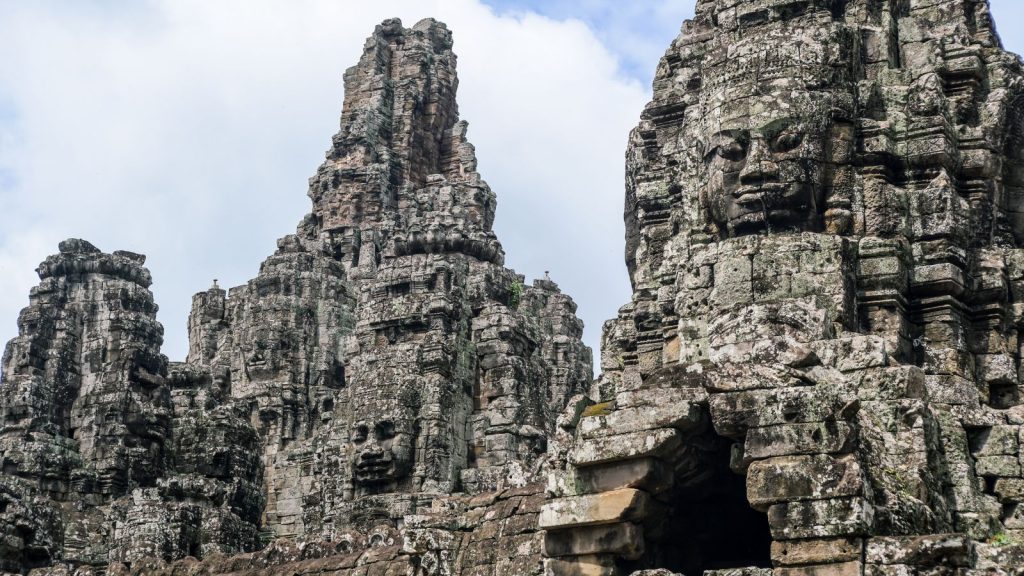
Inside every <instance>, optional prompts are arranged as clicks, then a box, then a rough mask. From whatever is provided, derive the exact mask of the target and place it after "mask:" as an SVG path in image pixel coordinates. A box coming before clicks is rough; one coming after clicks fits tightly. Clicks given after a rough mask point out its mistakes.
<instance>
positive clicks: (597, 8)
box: [0, 0, 1024, 360]
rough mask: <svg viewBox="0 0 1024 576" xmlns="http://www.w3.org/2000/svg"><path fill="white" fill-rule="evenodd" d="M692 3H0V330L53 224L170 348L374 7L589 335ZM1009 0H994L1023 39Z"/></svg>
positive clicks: (290, 206) (608, 289)
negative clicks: (640, 142)
mask: <svg viewBox="0 0 1024 576" xmlns="http://www.w3.org/2000/svg"><path fill="white" fill-rule="evenodd" d="M693 4H694V0H628V1H624V0H374V1H372V2H366V1H362V0H0V53H2V54H5V55H6V57H5V58H4V63H3V64H2V65H0V341H6V340H8V339H9V338H11V337H12V336H14V334H15V333H16V325H15V320H16V318H17V314H18V311H19V310H20V309H21V308H22V307H24V306H25V305H26V304H27V303H28V291H29V288H30V287H31V286H33V285H34V284H36V282H37V277H36V275H35V272H34V269H35V267H36V266H37V265H38V263H39V262H40V261H42V259H43V258H45V257H46V255H47V254H51V253H53V252H55V251H56V248H57V243H58V242H59V241H60V240H62V239H64V238H68V237H80V238H85V239H87V240H90V241H91V242H93V243H94V244H96V245H97V246H98V247H99V248H101V249H103V250H105V251H112V250H117V249H124V250H132V251H135V252H141V253H144V254H147V255H148V256H149V260H148V262H147V265H148V267H149V268H150V270H151V271H152V272H153V277H154V285H153V291H154V293H155V295H156V299H157V302H158V303H159V305H160V307H161V310H160V314H159V319H160V321H161V322H163V324H164V327H165V330H166V343H165V345H164V352H165V353H166V354H167V355H168V356H170V357H171V359H172V360H180V359H183V358H184V355H185V351H186V349H187V342H186V337H185V322H186V318H187V315H188V308H189V304H190V301H191V295H192V294H193V293H195V292H197V291H199V290H203V289H205V288H207V287H208V286H209V285H210V283H211V280H212V279H213V278H218V279H219V280H220V283H221V284H222V285H224V286H234V285H238V284H242V283H244V282H245V281H247V280H248V279H250V278H252V277H253V276H255V275H256V272H257V270H258V267H259V263H260V262H261V261H262V260H263V259H264V258H265V257H266V256H268V255H269V254H270V253H271V252H273V250H274V247H275V240H276V239H277V238H278V237H280V236H283V235H285V234H288V233H290V232H292V231H293V230H294V228H295V225H296V224H298V222H299V220H300V219H301V217H302V216H303V214H305V213H306V212H308V210H309V200H308V199H307V197H306V180H307V178H308V177H309V176H311V175H312V174H313V173H314V171H315V169H316V167H317V166H318V165H319V164H320V162H321V160H322V159H323V154H324V151H325V150H326V149H327V147H328V145H329V143H330V137H331V135H332V134H333V133H334V132H335V131H337V128H338V117H339V114H340V111H341V102H342V83H341V78H342V73H343V72H344V70H345V68H347V67H349V66H351V65H353V64H354V63H355V62H356V61H357V60H358V58H359V55H360V53H361V48H362V45H363V41H364V39H365V38H366V36H367V35H368V34H369V33H370V32H371V31H372V30H373V27H374V25H375V24H377V23H378V22H380V21H381V20H383V19H385V18H389V17H393V16H398V17H400V18H402V19H403V21H405V23H406V24H407V25H412V24H413V23H415V22H416V21H417V20H419V19H420V18H423V17H426V16H433V17H436V18H438V19H441V20H443V21H445V22H447V23H448V25H449V27H450V28H451V29H452V30H453V31H454V34H455V42H456V44H455V49H456V51H457V52H458V54H459V74H460V78H461V85H460V94H459V101H460V110H461V113H462V117H463V118H464V119H466V120H468V121H469V123H470V132H469V137H470V139H471V140H472V141H473V143H474V144H475V145H476V147H477V155H478V157H479V159H480V171H481V173H482V174H483V175H484V177H485V178H486V179H487V180H488V181H489V183H490V184H491V187H492V188H493V189H494V190H495V192H496V193H497V194H498V219H497V223H496V228H497V231H498V235H499V237H500V238H501V240H502V242H503V244H504V246H505V251H506V253H507V255H508V258H507V263H508V265H510V266H511V267H513V268H515V269H516V270H518V271H519V272H520V273H523V274H525V275H526V276H527V277H528V278H531V279H532V278H535V277H538V276H541V275H543V273H544V271H545V270H550V271H551V275H552V277H553V278H554V279H555V280H556V281H557V282H558V283H559V284H560V285H561V286H562V288H563V290H565V291H566V292H568V293H570V294H571V295H572V296H573V297H574V298H575V299H576V302H577V303H578V304H579V306H580V315H581V317H582V318H583V319H584V321H585V322H586V325H587V332H586V337H587V341H588V343H589V344H590V345H591V346H593V347H594V348H595V350H596V348H597V345H598V339H599V334H600V326H601V323H602V322H603V321H604V320H605V319H606V318H609V317H612V316H613V315H614V314H615V311H616V309H617V308H618V306H619V305H621V304H623V303H625V302H626V301H627V300H628V299H629V283H628V280H627V278H626V273H625V268H624V266H623V264H622V244H623V240H622V236H623V232H622V215H621V212H622V196H623V153H624V150H625V142H626V135H627V133H628V131H629V129H630V128H631V127H632V126H633V125H634V124H635V123H636V121H637V119H638V117H639V114H640V111H641V109H642V108H643V105H644V104H645V103H646V101H647V100H648V98H649V96H650V81H651V75H652V74H653V71H654V69H655V66H656V65H657V61H658V58H659V57H660V56H661V54H662V52H663V51H664V50H665V48H666V47H667V46H668V43H669V42H670V41H671V39H672V38H674V37H675V36H676V34H677V33H678V30H679V26H680V24H681V23H682V21H683V19H684V18H686V17H689V16H690V15H691V14H692V11H693ZM1022 4H1024V3H1021V2H1020V0H992V11H993V13H994V14H995V16H996V19H997V22H1001V23H1003V26H1002V27H1001V30H1002V31H1003V40H1004V43H1005V44H1006V46H1007V47H1008V48H1009V49H1011V50H1014V51H1016V52H1021V51H1022V50H1024V33H1018V32H1017V31H1016V30H1015V29H1014V28H1013V27H1012V26H1011V25H1010V24H1012V23H1016V22H1020V21H1021V17H1024V5H1022Z"/></svg>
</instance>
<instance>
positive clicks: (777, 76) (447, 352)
mask: <svg viewBox="0 0 1024 576" xmlns="http://www.w3.org/2000/svg"><path fill="white" fill-rule="evenodd" d="M345 87H346V96H345V103H344V111H343V113H342V120H341V130H340V132H339V133H338V134H337V135H336V136H335V138H334V141H333V143H332V145H331V148H330V150H329V151H328V153H327V159H326V160H325V162H324V164H323V165H322V166H321V167H320V169H319V170H318V171H317V173H316V175H315V176H314V177H313V178H312V179H311V180H310V188H309V195H310V198H311V199H312V203H313V209H312V212H311V214H310V215H309V216H307V217H306V218H305V219H304V220H303V222H302V223H301V224H300V225H299V227H298V230H297V231H296V233H295V234H294V235H291V236H288V237H285V238H284V239H282V240H281V241H280V242H279V244H278V250H277V252H276V253H275V254H274V255H272V256H271V257H270V258H268V259H267V260H266V261H265V262H264V264H263V266H262V267H261V271H260V274H259V275H258V276H257V278H255V279H254V280H252V281H250V282H249V283H248V284H247V285H245V286H240V287H237V288H232V289H230V290H227V291H225V290H223V289H221V288H220V287H218V286H216V285H214V286H213V287H211V288H210V289H209V290H207V291H206V292H202V293H200V294H197V295H196V296H195V298H194V300H193V309H192V314H191V316H190V319H189V340H190V349H189V355H188V358H187V360H186V361H185V362H183V363H173V362H169V361H168V360H167V359H166V358H165V357H164V356H162V355H161V354H160V344H161V341H162V336H163V330H162V327H161V326H160V325H159V324H158V323H157V322H156V320H155V313H156V305H155V304H154V303H153V299H152V295H151V293H150V292H149V290H148V286H149V285H150V283H151V279H150V275H149V273H148V271H147V270H146V269H145V268H144V267H143V263H144V257H142V256H140V255H137V254H132V253H128V252H114V253H112V254H106V253H103V252H101V251H100V250H98V249H96V248H95V247H93V246H92V245H90V244H89V243H88V242H85V241H83V240H68V241H66V242H64V243H62V244H61V246H60V253H59V254H57V255H55V256H52V257H50V258H48V259H47V260H46V261H45V262H44V263H43V264H42V265H41V266H40V268H39V270H38V272H39V276H40V278H41V283H40V285H39V286H38V287H36V288H35V289H33V291H32V293H31V295H30V305H29V307H28V308H26V309H25V310H24V311H23V312H22V314H21V316H20V318H19V328H20V335H19V336H18V337H17V338H16V339H14V340H13V341H12V342H10V343H9V344H8V346H7V349H6V352H5V354H4V360H3V382H2V384H0V466H2V472H0V570H2V571H7V572H12V573H23V574H24V573H31V574H35V575H40V576H42V575H68V576H70V575H72V574H81V575H92V574H96V575H98V574H110V575H124V574H163V575H168V576H170V575H214V574H238V575H242V574H265V575H277V574H282V575H283V574H288V575H295V574H301V575H333V576H376V575H380V576H399V575H401V576H421V575H422V576H427V575H446V576H498V575H512V576H520V575H521V576H539V575H541V574H544V575H546V576H630V575H632V576H674V575H686V576H695V575H708V576H769V575H773V576H918V575H920V576H947V575H948V576H990V575H991V576H1009V575H1022V574H1024V450H1022V443H1024V397H1022V382H1024V372H1022V367H1021V346H1022V344H1024V342H1021V341H1020V339H1019V337H1018V333H1019V331H1020V330H1021V329H1022V328H1024V67H1022V63H1021V60H1020V58H1018V57H1017V56H1015V55H1013V54H1010V53H1008V52H1006V51H1004V50H1003V49H1002V48H1001V45H1000V42H999V39H998V37H997V36H996V33H995V30H994V26H993V23H992V20H991V17H990V15H989V12H988V3H987V1H986V0H698V2H697V6H696V15H695V17H694V19H693V20H692V21H688V22H686V23H685V24H683V28H682V33H681V35H680V36H679V38H678V39H677V40H676V41H675V42H674V43H673V44H672V45H671V46H670V47H669V49H668V50H667V52H666V53H665V56H664V58H663V59H662V61H661V63H660V65H659V66H658V70H657V74H656V78H655V82H654V97H653V100H652V102H651V103H650V104H649V105H648V106H647V107H646V108H645V110H643V112H642V115H641V119H640V123H639V126H638V127H637V128H636V129H635V130H634V131H633V133H632V135H631V137H630V141H629V143H628V148H627V152H626V202H625V223H626V237H625V247H626V250H625V254H626V263H627V266H628V269H629V274H630V279H631V281H632V285H633V297H632V299H631V301H630V302H628V303H626V304H625V305H624V306H623V307H622V308H621V309H620V310H619V313H618V315H617V317H616V318H614V319H612V320H610V321H608V322H607V323H606V324H605V327H604V335H603V342H602V350H601V353H600V365H601V374H600V376H599V377H598V378H597V379H596V380H593V379H592V374H591V369H590V367H591V365H592V361H591V353H590V350H589V349H587V348H586V347H585V346H584V345H583V344H582V342H581V334H582V324H581V322H580V321H579V320H578V318H577V317H576V315H575V305H574V304H573V302H572V300H571V299H570V298H569V297H568V296H566V295H564V294H562V293H561V292H560V291H559V290H558V287H557V286H556V285H555V284H554V283H553V282H551V281H549V280H546V279H545V280H537V281H534V282H533V283H532V285H526V284H525V283H524V279H523V278H522V277H521V276H518V275H516V274H515V273H514V272H513V271H511V270H509V269H507V268H505V267H504V266H503V252H502V248H501V246H500V244H499V243H498V240H497V238H496V237H495V235H494V233H493V231H492V223H493V218H494V211H495V204H496V202H495V195H494V193H493V192H492V191H491V190H490V188H488V186H487V184H486V183H485V182H484V181H483V180H482V179H481V177H480V175H479V174H478V173H477V172H476V161H475V156H474V151H473V147H472V145H471V144H469V142H468V141H467V139H466V133H467V126H466V124H465V123H464V122H462V121H460V120H459V117H458V110H457V106H456V103H455V91H456V87H457V79H456V75H455V56H454V55H453V52H452V37H451V34H450V33H449V31H448V30H447V28H446V27H445V26H444V25H443V24H440V23H437V22H435V21H432V20H425V21H423V22H420V23H419V24H417V25H415V26H414V27H413V28H411V29H406V28H403V27H402V25H401V23H399V22H398V21H394V20H392V21H387V22H385V23H384V24H382V25H380V26H379V27H378V28H377V30H376V31H375V32H374V34H373V36H372V37H371V38H370V39H369V40H368V42H367V44H366V47H365V51H364V54H363V57H362V59H361V60H360V62H359V64H358V65H357V66H355V67H353V68H351V69H350V70H349V71H348V72H347V73H346V75H345Z"/></svg>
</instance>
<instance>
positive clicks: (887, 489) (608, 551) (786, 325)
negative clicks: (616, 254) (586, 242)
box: [541, 0, 1024, 575]
mask: <svg viewBox="0 0 1024 576" xmlns="http://www.w3.org/2000/svg"><path fill="white" fill-rule="evenodd" d="M1022 78H1024V76H1022V71H1021V64H1020V60H1019V59H1018V58H1017V57H1015V56H1014V55H1011V54H1008V53H1006V52H1004V51H1003V50H1002V49H1001V47H1000V45H999V40H998V38H997V37H996V35H995V33H994V32H993V27H992V23H991V20H990V17H989V14H988V5H987V2H985V1H969V2H940V1H935V2H917V1H910V2H881V1H873V0H850V1H847V2H829V1H823V0H822V1H810V2H805V1H800V2H797V1H790V0H767V1H760V0H759V1H749V2H743V1H726V0H701V1H699V2H698V3H697V10H696V17H695V18H694V20H692V21H689V22H687V23H685V24H684V26H683V30H682V34H681V35H680V36H679V38H678V39H677V40H676V41H675V42H674V43H673V45H672V46H671V47H670V48H669V50H668V52H667V53H666V55H665V57H664V58H663V59H662V62H661V64H660V66H659V68H658V72H657V76H656V79H655V82H654V91H655V93H654V99H653V101H652V102H651V103H650V104H649V105H648V106H647V108H646V109H645V111H644V113H643V116H642V119H641V122H640V125H639V126H638V127H637V129H636V130H634V132H633V133H632V136H631V139H630V146H629V150H628V152H627V198H626V225H627V234H626V235H627V238H626V243H627V252H626V260H627V264H628V266H629V270H630V275H631V279H632V282H633V286H634V295H633V299H632V301H631V302H630V303H629V304H627V305H626V306H624V307H623V308H622V309H621V310H620V311H619V315H618V317H617V318H616V319H614V320H612V321H610V322H608V323H607V324H606V326H605V332H604V341H603V349H602V369H603V374H602V376H601V378H600V380H599V382H598V383H597V385H596V387H595V397H594V398H593V401H596V402H597V403H596V404H593V405H592V406H590V407H589V408H585V409H582V410H581V409H580V408H579V407H577V408H576V411H575V412H573V413H572V414H569V415H567V416H566V419H565V422H566V424H567V425H568V426H567V427H568V429H569V430H571V431H573V432H574V434H575V436H574V440H573V441H571V442H569V443H568V444H567V445H566V446H565V447H564V449H563V450H562V451H561V452H560V454H561V455H562V459H561V460H560V461H559V463H558V464H557V466H556V467H555V469H556V471H555V473H554V474H553V476H552V478H551V482H550V486H549V498H550V499H551V500H550V502H549V503H548V504H547V505H546V506H545V508H544V511H543V512H542V514H541V526H542V527H543V528H545V529H547V530H548V532H547V537H546V551H547V554H548V556H549V557H550V558H549V560H548V561H547V564H548V569H549V572H550V573H552V574H583V573H586V574H607V575H613V574H630V573H633V572H634V571H637V572H636V573H637V574H642V573H644V572H642V570H654V569H660V570H663V571H664V572H663V573H666V574H667V573H671V572H678V573H685V574H694V573H696V574H699V573H701V572H702V571H714V570H722V569H734V570H738V571H742V572H743V573H748V574H760V573H762V572H765V571H766V570H769V571H770V570H771V569H772V568H774V573H775V574H785V575H797V574H799V575H804V574H816V575H825V574H829V575H831V574H837V575H838V574H843V575H847V574H849V575H854V574H887V575H888V574H918V573H928V574H954V573H956V574H981V573H992V574H1011V573H1012V574H1019V573H1021V572H1020V571H1021V565H1022V564H1021V562H1020V558H1021V554H1022V552H1021V550H1022V545H1024V538H1022V536H1024V533H1022V532H1021V531H1020V530H1021V529H1022V525H1021V524H1020V518H1019V515H1020V513H1019V510H1020V509H1021V502H1022V501H1021V500H1020V494H1019V493H1018V492H1017V491H1016V490H1015V489H1013V488H1012V486H1016V485H1017V484H1018V483H1019V482H1020V478H1021V468H1020V466H1021V462H1022V461H1021V458H1022V456H1021V454H1022V452H1021V450H1020V442H1019V440H1020V433H1021V429H1020V425H1021V423H1022V422H1024V421H1022V420H1021V415H1022V414H1024V412H1022V411H1021V410H1022V408H1021V406H1020V401H1021V400H1020V384H1021V375H1020V374H1021V373H1020V344H1019V342H1018V333H1019V326H1020V325H1021V316H1020V306H1019V299H1020V292H1021V291H1020V286H1019V283H1020V279H1021V275H1020V272H1019V271H1018V270H1019V268H1020V265H1019V261H1020V258H1021V254H1024V252H1022V249H1021V248H1020V247H1019V246H1020V245H1021V244H1020V239H1021V237H1022V235H1021V232H1020V230H1019V228H1020V223H1019V210H1020V208H1019V206H1018V204H1019V202H1018V201H1017V199H1016V198H1017V196H1018V195H1019V194H1018V183H1017V176H1016V174H1015V173H1016V168H1015V165H1016V162H1017V160H1016V157H1017V155H1018V154H1017V144H1016V142H1017V140H1018V139H1019V138H1020V131H1021V126H1020V124H1019V122H1018V121H1017V117H1018V116H1019V114H1020V112H1019V108H1020V105H1019V104H1020V91H1021V89H1022V88H1024V83H1022ZM736 479H739V481H740V482H739V483H738V484H737V483H736ZM709 498H710V499H713V500H714V501H715V502H716V503H717V504H718V507H717V508H714V507H713V508H710V509H709V508H708V507H706V506H705V504H704V502H705V501H707V500H708V499H709ZM752 511H756V512H755V513H754V514H751V512H752ZM715 516H717V518H715ZM723 542H729V544H728V545H723V544H722V543H723ZM704 573H705V574H706V573H707V572H704Z"/></svg>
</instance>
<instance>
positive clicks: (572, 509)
mask: <svg viewBox="0 0 1024 576" xmlns="http://www.w3.org/2000/svg"><path fill="white" fill-rule="evenodd" d="M650 505H651V504H650V497H649V496H648V495H647V494H646V493H645V492H641V491H639V490H634V489H632V488H625V489H622V490H615V491H613V492H603V493H601V494H592V495H587V496H576V497H570V498H561V499H558V500H553V501H550V502H548V503H547V504H545V505H544V507H543V508H541V511H540V518H539V520H538V525H539V526H540V527H541V528H542V529H545V530H554V529H564V528H573V527H576V526H594V525H599V524H612V523H616V522H628V521H632V520H636V519H639V518H643V517H644V516H645V515H646V514H647V512H648V510H649V509H650Z"/></svg>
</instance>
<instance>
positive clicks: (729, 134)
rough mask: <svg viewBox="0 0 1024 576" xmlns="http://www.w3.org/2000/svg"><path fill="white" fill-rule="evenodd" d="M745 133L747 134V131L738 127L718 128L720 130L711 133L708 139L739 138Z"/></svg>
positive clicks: (744, 135)
mask: <svg viewBox="0 0 1024 576" xmlns="http://www.w3.org/2000/svg"><path fill="white" fill-rule="evenodd" d="M746 135H747V131H746V130H740V129H735V130H720V131H718V132H715V133H714V134H712V135H711V138H710V140H711V141H715V140H724V139H729V140H739V139H741V138H744V137H746Z"/></svg>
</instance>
